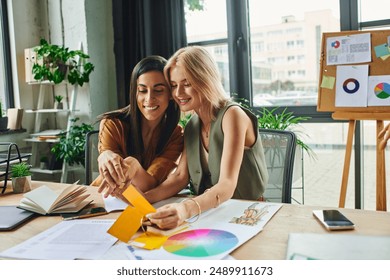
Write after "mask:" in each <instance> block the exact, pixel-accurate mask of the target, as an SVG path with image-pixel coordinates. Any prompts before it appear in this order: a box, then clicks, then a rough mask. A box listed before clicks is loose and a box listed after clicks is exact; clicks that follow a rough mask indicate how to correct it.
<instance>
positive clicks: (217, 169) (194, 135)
mask: <svg viewBox="0 0 390 280" xmlns="http://www.w3.org/2000/svg"><path fill="white" fill-rule="evenodd" d="M164 74H165V77H166V79H167V81H168V82H169V84H170V86H171V89H172V96H173V98H174V99H175V101H176V103H177V104H178V105H179V106H180V109H181V111H184V112H187V111H194V112H195V114H194V116H193V117H192V118H191V119H190V121H189V122H188V124H187V125H186V127H185V132H184V147H185V148H184V151H183V154H182V156H181V159H180V162H179V165H178V168H177V170H176V171H175V172H174V173H172V174H171V175H169V176H168V178H167V180H165V181H164V182H163V183H161V184H160V185H159V186H157V187H156V188H154V189H152V190H150V191H147V192H145V193H144V194H145V197H146V198H147V199H148V200H149V201H150V202H156V201H159V200H162V199H165V198H168V197H170V196H173V195H175V194H176V193H177V192H178V191H180V190H182V189H183V188H184V187H185V186H187V184H188V183H190V182H191V184H192V186H193V188H194V190H195V192H196V194H197V196H196V197H195V198H191V199H187V200H185V201H184V202H182V203H174V204H169V205H165V206H163V207H161V208H159V209H157V212H156V213H153V214H149V215H148V218H149V220H150V221H151V222H152V223H154V224H156V225H157V226H159V227H160V228H164V229H168V228H174V227H176V226H178V225H180V224H182V223H183V222H184V221H185V220H187V219H189V218H191V217H194V219H197V218H199V216H200V214H201V213H202V212H203V211H206V210H208V209H210V208H212V207H217V206H218V205H219V204H220V203H223V202H224V201H226V200H228V199H230V198H237V199H251V200H257V199H260V198H261V197H262V194H263V192H264V187H265V185H266V183H267V180H268V173H267V169H266V164H265V159H264V152H263V147H262V144H261V140H260V137H259V134H258V126H257V118H256V116H254V115H253V114H252V113H251V112H250V111H248V110H247V109H245V108H242V107H241V106H239V105H238V104H237V103H234V102H231V101H229V99H228V98H226V96H225V92H224V89H223V86H222V83H221V79H220V75H219V72H218V69H217V65H216V63H215V62H214V60H213V58H212V57H211V55H210V54H209V53H208V52H207V51H206V49H204V48H203V47H199V46H191V47H186V48H182V49H180V50H178V51H177V52H176V53H175V54H174V55H173V56H172V57H171V58H170V59H169V60H168V62H167V65H166V66H165V68H164Z"/></svg>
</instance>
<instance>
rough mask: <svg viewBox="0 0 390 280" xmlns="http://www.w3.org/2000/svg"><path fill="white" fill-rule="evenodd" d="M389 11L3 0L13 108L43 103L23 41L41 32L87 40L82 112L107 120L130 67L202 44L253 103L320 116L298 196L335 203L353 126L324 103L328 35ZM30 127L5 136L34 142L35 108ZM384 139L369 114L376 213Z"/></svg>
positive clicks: (362, 140) (384, 19) (1, 55)
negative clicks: (322, 73) (320, 107)
mask: <svg viewBox="0 0 390 280" xmlns="http://www.w3.org/2000/svg"><path fill="white" fill-rule="evenodd" d="M389 10H390V2H389V1H387V0H328V1H319V0H318V1H317V0H314V1H313V0H295V1H287V0H273V1H265V0H132V1H127V0H112V1H109V0H1V21H0V24H1V26H0V27H1V31H2V32H1V34H0V36H1V45H0V72H1V73H0V98H1V101H2V104H3V108H4V109H7V108H23V109H32V108H34V106H35V104H36V102H37V98H38V92H39V85H30V84H27V83H26V79H25V78H26V77H25V61H24V60H25V57H24V49H26V48H32V47H34V46H37V45H38V44H39V40H40V38H45V39H46V40H48V41H49V42H50V43H52V44H57V45H65V46H66V47H69V48H71V49H78V48H79V47H80V45H81V46H82V48H83V50H84V51H85V52H86V53H88V54H89V55H90V57H91V58H90V60H91V62H92V63H93V64H94V65H95V71H94V72H93V73H92V75H91V78H90V82H89V83H88V84H86V85H84V86H83V87H82V88H80V89H79V93H78V101H77V111H78V112H77V116H78V117H80V119H81V121H83V122H87V123H92V124H94V125H95V128H97V124H95V120H96V117H97V116H98V115H99V114H101V113H103V112H106V111H110V110H114V109H117V108H119V107H123V106H125V105H126V104H127V102H128V87H129V85H128V83H129V78H130V73H131V70H132V68H133V67H134V65H135V64H136V63H137V62H138V61H139V60H140V59H141V58H142V57H144V56H146V55H151V54H159V55H162V56H164V57H166V58H168V57H169V56H170V55H172V54H173V52H174V51H175V50H176V49H178V48H180V47H183V46H186V45H202V46H205V47H206V48H207V49H208V50H209V51H210V53H211V54H213V55H214V57H215V60H216V61H217V63H218V66H219V69H220V72H221V75H222V81H223V85H224V88H225V90H226V94H227V95H229V96H235V97H238V98H243V99H246V100H248V101H249V104H250V106H251V107H252V108H253V110H254V111H257V110H259V111H261V110H262V108H263V107H266V108H268V109H273V108H278V109H277V111H279V112H280V111H281V110H282V109H284V108H287V110H288V111H291V112H293V114H294V115H295V116H306V117H310V119H309V120H307V121H305V122H303V123H302V124H301V125H300V126H299V127H297V128H296V129H295V131H296V132H297V134H298V135H299V137H300V138H301V139H302V140H303V141H304V142H305V143H307V144H308V145H309V146H310V147H311V148H312V150H313V151H314V153H315V156H314V157H313V156H310V155H308V154H307V153H305V152H304V153H303V158H302V159H301V158H298V159H297V161H296V167H297V169H296V170H295V174H294V175H295V178H296V180H295V181H294V189H293V199H294V203H304V204H308V205H322V206H334V207H336V206H338V200H339V194H340V185H341V179H342V171H343V164H344V152H345V143H346V136H347V131H348V123H346V122H340V121H334V120H333V119H332V117H331V112H317V110H316V109H317V108H316V105H317V94H318V79H319V66H320V64H319V61H320V52H321V38H322V34H323V33H324V32H338V31H346V30H365V31H369V30H375V29H386V28H390V19H389V15H388V11H389ZM389 74H390V73H389ZM55 90H58V91H65V92H66V91H68V88H67V87H66V86H57V87H56V89H55ZM66 94H68V93H66ZM64 119H65V118H62V117H61V115H59V116H57V119H56V120H55V122H56V123H58V125H59V126H61V122H64ZM50 121H53V120H47V122H50ZM22 125H23V128H25V130H26V131H25V132H19V133H10V132H8V133H2V134H0V141H13V142H17V144H18V145H19V146H21V147H23V148H25V149H29V143H26V142H25V141H24V140H23V139H25V138H27V137H28V135H29V134H30V133H31V132H32V131H33V130H34V118H33V117H31V115H27V114H24V117H23V123H22ZM375 141H376V132H375V122H374V121H359V122H358V125H357V128H356V132H355V138H354V152H353V154H352V168H351V171H350V176H349V181H348V192H347V200H346V205H345V206H346V207H348V208H362V209H369V210H374V209H375V181H376V178H375V168H376V159H375ZM386 152H387V154H388V149H387V150H386ZM298 157H299V153H298ZM387 166H389V164H388V165H387ZM386 173H387V174H389V172H388V168H387V169H386ZM79 176H81V175H80V174H77V172H75V174H74V176H73V177H74V178H70V179H69V182H71V181H72V180H73V179H78V178H77V177H79ZM302 188H303V190H302ZM387 194H388V197H390V196H389V191H387ZM388 207H389V202H388Z"/></svg>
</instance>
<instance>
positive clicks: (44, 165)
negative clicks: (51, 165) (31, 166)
mask: <svg viewBox="0 0 390 280" xmlns="http://www.w3.org/2000/svg"><path fill="white" fill-rule="evenodd" d="M39 168H40V169H47V162H45V161H41V162H40V163H39Z"/></svg>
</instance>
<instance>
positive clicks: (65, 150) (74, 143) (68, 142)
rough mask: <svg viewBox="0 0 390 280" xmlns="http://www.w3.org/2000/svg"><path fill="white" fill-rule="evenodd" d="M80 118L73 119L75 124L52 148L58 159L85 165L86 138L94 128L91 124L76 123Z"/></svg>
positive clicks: (71, 163) (70, 163) (72, 163)
mask: <svg viewBox="0 0 390 280" xmlns="http://www.w3.org/2000/svg"><path fill="white" fill-rule="evenodd" d="M78 120H79V118H75V119H72V120H71V121H72V122H73V125H72V126H71V127H70V129H69V131H67V132H64V133H62V134H61V136H60V141H59V142H58V143H56V144H55V145H54V146H53V147H52V148H51V151H52V153H53V154H54V155H55V156H56V159H57V160H63V161H65V162H66V163H68V164H69V165H74V164H81V165H83V166H85V140H86V135H87V133H88V132H89V131H92V130H93V126H92V125H90V124H85V123H82V124H81V125H76V124H74V123H75V122H77V121H78Z"/></svg>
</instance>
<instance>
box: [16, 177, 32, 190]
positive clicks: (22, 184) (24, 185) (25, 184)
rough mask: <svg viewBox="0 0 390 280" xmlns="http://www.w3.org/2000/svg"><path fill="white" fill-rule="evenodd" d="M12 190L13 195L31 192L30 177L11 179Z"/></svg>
mask: <svg viewBox="0 0 390 280" xmlns="http://www.w3.org/2000/svg"><path fill="white" fill-rule="evenodd" d="M12 189H13V191H14V193H25V192H29V191H31V176H25V177H15V178H12Z"/></svg>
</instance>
